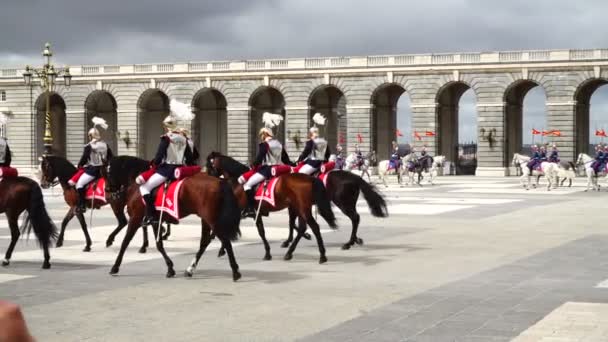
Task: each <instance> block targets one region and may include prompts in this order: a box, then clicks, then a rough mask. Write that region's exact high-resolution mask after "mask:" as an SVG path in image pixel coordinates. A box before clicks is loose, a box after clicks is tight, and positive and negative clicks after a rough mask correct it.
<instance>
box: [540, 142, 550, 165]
mask: <svg viewBox="0 0 608 342" xmlns="http://www.w3.org/2000/svg"><path fill="white" fill-rule="evenodd" d="M539 154H540V162H541V163H542V162H546V161H547V160H549V159H548V158H547V148H546V147H545V145H541V146H540V153H539Z"/></svg>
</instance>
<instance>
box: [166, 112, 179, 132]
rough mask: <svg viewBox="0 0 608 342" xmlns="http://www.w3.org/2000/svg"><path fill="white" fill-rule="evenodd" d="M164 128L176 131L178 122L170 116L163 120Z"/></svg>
mask: <svg viewBox="0 0 608 342" xmlns="http://www.w3.org/2000/svg"><path fill="white" fill-rule="evenodd" d="M163 126H165V128H167V129H170V130H174V129H176V128H177V120H175V118H173V117H172V116H171V115H169V116H167V117H166V118H165V120H163Z"/></svg>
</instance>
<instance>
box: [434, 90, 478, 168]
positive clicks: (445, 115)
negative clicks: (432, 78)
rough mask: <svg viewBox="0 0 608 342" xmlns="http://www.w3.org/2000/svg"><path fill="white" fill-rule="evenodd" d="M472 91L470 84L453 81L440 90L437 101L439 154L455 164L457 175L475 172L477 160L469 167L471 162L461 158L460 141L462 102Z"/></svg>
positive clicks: (437, 142)
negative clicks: (460, 110) (465, 95)
mask: <svg viewBox="0 0 608 342" xmlns="http://www.w3.org/2000/svg"><path fill="white" fill-rule="evenodd" d="M471 89H473V88H472V87H471V85H470V84H469V83H466V82H464V81H451V82H448V83H445V84H444V85H443V86H442V87H440V88H439V90H438V91H437V97H436V100H435V102H436V103H437V107H436V120H437V121H436V122H437V126H436V131H435V134H436V136H435V137H436V144H437V145H436V146H437V154H439V155H443V156H445V157H446V161H448V162H452V163H454V165H455V166H456V174H474V172H475V163H476V160H474V161H473V164H472V165H469V164H471V163H470V161H468V160H464V159H462V158H460V141H459V133H460V132H459V120H460V118H459V116H460V115H459V109H460V100H461V98H462V96H463V95H464V94H465V93H466V92H467V91H469V90H471ZM473 91H474V89H473ZM475 97H476V94H475ZM476 116H477V115H476ZM475 136H476V134H475ZM473 153H475V152H473ZM465 164H466V165H465Z"/></svg>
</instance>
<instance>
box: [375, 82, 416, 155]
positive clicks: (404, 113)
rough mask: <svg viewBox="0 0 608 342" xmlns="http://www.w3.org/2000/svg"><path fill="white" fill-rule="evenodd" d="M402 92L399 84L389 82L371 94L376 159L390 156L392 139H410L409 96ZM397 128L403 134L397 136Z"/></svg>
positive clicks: (410, 113) (402, 141)
mask: <svg viewBox="0 0 608 342" xmlns="http://www.w3.org/2000/svg"><path fill="white" fill-rule="evenodd" d="M404 93H405V89H403V87H401V86H400V85H398V84H389V85H384V86H382V87H380V88H378V89H377V90H376V91H375V92H374V95H373V96H372V106H373V112H372V134H371V135H372V148H373V149H374V151H376V156H377V157H378V160H386V159H388V158H389V157H390V155H391V153H392V151H391V147H392V142H393V141H398V142H399V143H408V142H410V141H411V137H412V134H413V132H412V110H411V106H410V98H409V96H408V95H407V94H405V95H403V94H404ZM397 128H399V130H400V132H401V134H402V135H403V136H401V137H398V136H397ZM397 138H398V139H397Z"/></svg>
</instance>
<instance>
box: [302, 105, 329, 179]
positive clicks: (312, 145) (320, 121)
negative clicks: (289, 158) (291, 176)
mask: <svg viewBox="0 0 608 342" xmlns="http://www.w3.org/2000/svg"><path fill="white" fill-rule="evenodd" d="M312 121H313V122H314V126H313V127H311V128H310V130H309V132H308V136H309V139H308V141H307V142H306V146H304V151H302V154H301V155H300V157H299V158H298V161H297V163H300V162H302V161H304V165H302V167H301V168H300V171H298V173H304V174H307V175H312V174H313V173H315V172H317V171H319V169H320V168H321V165H322V164H323V163H327V162H328V161H329V156H330V155H331V152H330V150H329V146H328V144H327V140H325V139H324V138H323V137H320V136H319V128H318V127H317V126H323V125H325V117H324V116H323V115H321V113H316V114H315V115H314V116H313V117H312Z"/></svg>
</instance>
